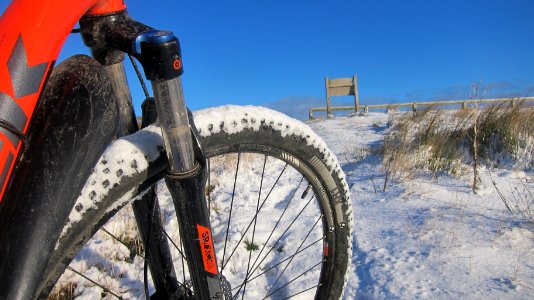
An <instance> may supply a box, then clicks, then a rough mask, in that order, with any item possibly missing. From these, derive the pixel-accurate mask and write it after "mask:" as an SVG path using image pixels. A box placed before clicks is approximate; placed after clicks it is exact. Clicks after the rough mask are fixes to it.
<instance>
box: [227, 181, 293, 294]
mask: <svg viewBox="0 0 534 300" xmlns="http://www.w3.org/2000/svg"><path fill="white" fill-rule="evenodd" d="M303 180H304V176H303V177H301V179H300V182H299V184H298V186H297V188H296V189H295V190H294V191H293V194H292V195H291V197H290V198H289V201H288V202H287V204H286V206H285V207H284V210H283V211H282V214H281V215H280V217H279V218H278V220H277V221H276V224H275V225H274V227H273V229H272V230H271V232H270V233H269V236H268V237H267V240H266V241H265V242H264V243H263V246H262V247H261V250H260V253H258V255H257V256H256V259H255V260H254V263H252V267H251V268H250V269H253V268H254V266H255V265H256V262H258V259H259V257H260V256H261V254H262V253H263V250H265V246H267V243H269V241H270V240H271V237H272V235H273V233H274V231H275V230H276V228H277V227H278V224H280V221H281V220H282V217H283V216H284V214H285V213H286V211H287V208H288V207H289V205H290V204H291V202H292V201H293V199H294V198H295V194H296V193H297V191H298V189H299V187H300V185H301V184H302V182H303ZM247 230H248V229H247ZM286 231H287V230H286ZM245 233H246V232H245ZM269 252H270V251H269ZM269 252H268V253H267V254H269ZM262 262H263V260H262ZM260 263H261V262H260ZM255 270H256V269H254V271H255ZM254 271H252V272H250V271H249V269H248V267H247V276H245V280H244V283H243V284H245V285H246V283H247V279H248V276H249V275H252V274H253V273H254ZM243 284H241V285H240V286H239V288H240V289H241V287H242V286H243ZM237 293H239V291H237Z"/></svg>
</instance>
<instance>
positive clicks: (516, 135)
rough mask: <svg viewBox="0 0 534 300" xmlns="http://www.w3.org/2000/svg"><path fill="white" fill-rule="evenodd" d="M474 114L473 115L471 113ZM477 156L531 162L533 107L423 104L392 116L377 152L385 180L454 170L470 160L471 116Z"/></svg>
mask: <svg viewBox="0 0 534 300" xmlns="http://www.w3.org/2000/svg"><path fill="white" fill-rule="evenodd" d="M475 114H477V118H475ZM475 120H477V121H476V122H477V125H478V129H477V130H478V133H477V139H478V151H477V154H478V156H479V157H480V158H481V159H482V162H483V163H484V164H486V165H487V166H490V167H495V166H500V167H504V166H506V167H510V164H511V165H512V167H513V168H517V169H528V168H532V167H534V155H533V153H534V107H532V106H527V105H525V104H524V103H518V104H516V105H515V106H513V107H512V106H510V105H508V104H503V105H496V106H488V107H485V108H483V109H481V110H479V111H477V110H472V109H465V110H459V111H443V110H436V109H435V108H434V107H428V108H426V109H424V110H419V111H417V112H413V113H406V114H404V115H402V116H401V117H400V118H398V119H396V120H394V121H392V122H391V123H392V130H391V131H390V134H389V135H388V136H387V137H386V138H385V141H384V145H383V149H382V152H383V154H384V158H383V165H384V167H383V168H384V173H385V176H386V183H385V184H384V189H385V186H386V184H387V181H388V180H389V179H391V178H393V177H397V178H403V177H407V176H410V175H411V174H413V172H414V171H415V170H417V169H426V170H430V171H431V172H432V174H433V176H437V175H438V174H440V173H448V174H453V175H460V174H462V173H464V172H465V171H466V170H467V169H468V168H469V167H468V166H469V165H470V164H471V163H472V161H473V154H474V152H473V138H474V136H475V135H474V122H475Z"/></svg>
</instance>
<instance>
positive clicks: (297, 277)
mask: <svg viewBox="0 0 534 300" xmlns="http://www.w3.org/2000/svg"><path fill="white" fill-rule="evenodd" d="M323 262H324V260H321V261H320V262H318V263H317V264H315V265H313V266H312V267H310V268H309V269H307V270H306V271H304V272H302V274H300V275H298V276H296V277H295V278H293V279H291V280H290V281H289V282H287V283H286V284H284V285H283V286H281V287H279V288H278V289H276V290H275V291H274V292H272V293H270V294H269V295H267V296H265V298H263V299H266V298H267V297H269V296H272V295H273V294H276V292H278V291H279V290H281V289H283V288H285V287H286V286H288V285H289V284H291V283H293V282H294V281H295V280H297V279H299V278H300V277H301V276H302V275H304V274H306V273H308V272H309V271H311V270H313V269H315V268H316V267H317V266H319V265H321V264H322V263H323ZM273 286H274V285H273ZM317 286H318V285H317ZM312 288H313V287H312ZM309 289H311V288H308V289H305V290H304V291H300V292H298V293H297V294H294V295H292V296H290V297H288V298H291V297H293V296H295V295H298V294H301V293H303V292H305V291H307V290H309ZM285 299H287V298H285Z"/></svg>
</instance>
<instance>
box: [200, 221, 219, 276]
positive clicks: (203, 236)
mask: <svg viewBox="0 0 534 300" xmlns="http://www.w3.org/2000/svg"><path fill="white" fill-rule="evenodd" d="M197 231H198V240H199V242H200V251H201V252H202V262H203V263H204V270H206V272H208V273H211V274H214V275H215V274H217V273H218V271H217V260H216V259H215V248H214V247H213V240H212V239H211V232H210V230H209V228H207V227H204V226H202V225H199V224H197Z"/></svg>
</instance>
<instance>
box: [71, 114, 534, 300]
mask: <svg viewBox="0 0 534 300" xmlns="http://www.w3.org/2000/svg"><path fill="white" fill-rule="evenodd" d="M388 117H389V116H388V114H385V113H370V114H368V115H364V116H348V117H337V118H335V119H332V120H320V121H313V122H310V123H309V124H308V125H309V126H311V127H312V128H313V129H314V130H315V131H316V132H317V133H318V134H319V135H320V136H321V137H322V138H323V139H324V140H325V141H326V143H327V144H328V146H329V148H330V149H331V150H332V151H333V152H334V153H335V154H336V155H337V156H338V160H339V162H340V163H341V166H342V168H343V170H344V171H345V173H346V174H347V181H348V183H349V186H350V192H351V194H352V205H353V210H354V240H353V243H354V244H353V258H352V264H351V267H350V268H351V272H350V278H349V283H348V286H347V289H346V292H345V299H356V298H357V299H414V298H423V299H460V298H461V299H465V298H467V299H482V298H484V299H532V298H533V297H534V233H533V232H534V231H533V230H534V229H533V224H532V223H527V222H523V220H522V219H521V217H520V216H519V215H517V214H515V215H512V214H510V213H509V212H508V210H507V209H506V207H505V205H504V203H503V201H502V200H501V198H500V195H499V193H498V191H497V189H496V188H495V186H494V183H495V185H496V186H497V187H498V188H499V192H500V193H501V195H502V196H503V197H504V198H505V199H507V200H508V201H509V204H510V205H513V204H514V203H515V202H514V201H516V200H519V199H525V198H524V197H526V199H529V201H530V202H532V196H533V193H534V192H533V191H534V183H533V175H534V172H532V171H528V172H524V171H512V170H504V169H491V170H488V169H484V168H482V169H481V170H480V173H481V174H480V177H481V185H480V189H479V190H478V193H477V194H474V193H473V192H472V191H471V178H472V174H470V173H469V172H470V171H469V168H466V173H465V174H463V175H462V176H459V177H453V176H449V175H441V176H439V177H438V178H437V179H434V178H432V176H431V175H430V173H426V172H424V171H419V172H417V173H416V174H414V176H412V177H411V178H410V179H404V180H402V181H399V180H391V181H389V182H388V186H387V189H386V191H385V192H383V191H382V190H383V185H384V170H383V167H382V161H381V157H379V156H378V155H376V154H373V153H375V152H373V151H369V149H372V148H376V147H379V146H380V145H381V144H382V142H383V139H384V137H385V135H386V134H387V133H388V130H389V128H387V123H388ZM236 159H237V158H236V157H233V158H223V159H221V162H222V165H221V167H220V168H219V169H215V170H213V172H215V173H217V175H218V177H217V178H218V179H215V178H214V179H213V180H214V181H212V182H211V185H213V188H214V190H213V195H214V197H217V196H216V195H223V194H230V193H231V192H232V188H233V187H232V186H231V185H229V186H228V185H227V186H226V188H224V189H223V188H221V187H219V183H220V182H217V180H219V181H227V180H226V179H224V178H227V177H228V178H231V177H233V176H234V174H235V167H232V166H228V167H227V166H226V165H225V164H226V163H228V162H229V161H230V162H232V164H229V165H233V163H234V162H235V160H236ZM242 159H243V162H244V163H248V164H251V165H249V166H248V169H249V170H252V171H251V172H252V173H250V174H252V175H254V174H255V175H258V174H260V173H261V172H262V163H263V158H262V157H260V159H256V160H253V159H250V158H249V157H243V158H242ZM254 161H257V162H259V164H257V163H254ZM268 166H269V168H271V169H268V170H267V172H268V173H272V174H278V173H277V172H279V170H280V169H281V168H282V166H277V165H270V164H268ZM287 174H291V173H290V172H288V173H287ZM284 176H287V178H286V177H282V179H280V187H277V189H279V191H278V190H276V191H274V193H281V195H282V194H283V193H286V194H289V193H291V191H292V190H291V187H292V186H293V187H294V186H295V185H298V184H299V183H298V179H299V178H298V177H295V176H291V175H284ZM221 178H222V179H221ZM259 178H260V177H259V176H249V177H246V176H245V177H242V178H240V179H239V181H240V183H241V186H242V187H243V188H244V189H243V190H240V188H239V187H238V188H237V194H238V197H236V198H242V199H244V200H245V202H243V203H241V204H237V206H236V211H235V212H234V214H235V213H236V212H237V213H238V214H239V215H240V218H238V219H236V221H235V222H236V223H235V224H233V226H231V232H230V234H231V235H232V234H235V235H236V237H235V238H232V236H231V237H230V239H229V242H228V243H229V244H233V243H234V244H235V243H236V239H237V236H239V233H242V232H245V231H246V227H247V226H248V225H249V224H250V222H248V221H246V220H248V219H250V216H248V215H250V213H251V212H252V213H253V212H254V211H255V210H256V208H257V205H258V203H257V199H256V196H253V197H251V196H250V195H249V194H248V192H247V191H250V190H259V186H260V185H261V184H263V185H264V187H263V191H264V192H263V194H264V195H265V194H266V193H267V192H268V188H267V187H269V186H270V185H271V183H272V181H273V179H269V180H270V181H269V180H266V182H264V183H261V182H257V181H258V180H259ZM228 182H233V178H231V179H229V180H228ZM493 182H494V183H493ZM305 187H306V185H305V184H304V185H303V186H302V188H301V189H302V190H304V189H305ZM284 190H285V191H284ZM529 192H530V194H528V193H529ZM240 193H242V194H240ZM297 194H299V195H300V194H302V191H299V192H298V193H297ZM159 197H160V200H161V201H162V204H161V205H162V209H163V216H164V217H163V218H167V217H169V222H166V223H167V226H170V227H169V230H168V231H169V232H171V231H173V230H172V228H173V227H176V226H177V225H176V224H175V222H176V221H175V219H174V218H170V216H171V215H172V214H170V213H168V212H167V211H166V207H172V203H171V202H172V201H171V200H170V196H169V194H168V192H166V191H165V188H162V187H160V189H159ZM223 198H224V197H223ZM248 198H250V199H248ZM280 198H281V199H283V200H282V201H281V202H280V203H278V204H269V205H268V206H269V207H267V209H268V213H267V214H266V217H263V218H262V217H259V219H258V222H257V224H254V225H253V226H258V228H259V230H260V231H261V230H263V229H267V227H269V226H271V227H272V225H273V224H274V223H275V222H276V218H274V217H273V218H270V217H269V216H270V215H273V216H274V215H276V214H280V213H281V211H283V208H284V207H285V205H286V203H288V201H287V199H289V198H291V197H289V198H288V197H287V196H284V197H280ZM225 199H226V200H222V201H223V202H220V203H218V204H217V202H214V203H216V204H215V206H214V207H212V208H211V209H210V210H211V211H212V213H214V214H215V216H216V217H215V219H214V220H213V221H212V222H213V225H214V226H215V227H217V226H219V227H221V228H225V226H226V224H224V223H221V224H218V223H220V222H219V221H218V218H217V216H218V215H220V214H225V213H228V209H227V208H226V207H227V206H228V203H227V202H228V201H229V200H228V198H225ZM224 201H226V202H224ZM305 204H306V203H305V201H301V202H300V203H298V204H292V205H298V208H295V209H294V211H296V212H298V211H300V210H301V208H302V207H304V205H305ZM313 209H315V210H317V208H313ZM531 209H532V207H531ZM126 213H127V211H126V212H124V213H122V212H121V213H119V215H118V216H117V217H116V218H115V220H114V221H113V222H111V223H110V224H108V225H107V229H108V230H109V231H111V232H112V233H114V234H117V235H120V234H124V233H125V232H126V233H128V234H132V236H131V237H124V236H122V238H123V239H126V240H128V239H129V238H133V233H134V232H135V229H134V228H135V221H134V220H133V219H131V218H130V217H128V216H129V215H128V214H126ZM305 214H306V213H305ZM309 214H310V215H313V214H314V213H313V212H310V213H309ZM287 217H288V218H290V217H291V216H287ZM247 218H248V219H247ZM173 222H174V223H173ZM312 225H313V222H312V223H302V224H300V225H296V226H295V227H294V228H293V229H292V231H293V232H294V233H293V234H294V235H295V236H297V235H300V236H302V234H301V233H302V232H305V231H307V230H308V227H310V226H312ZM290 234H291V233H290ZM214 239H215V240H217V239H220V240H221V241H220V242H222V237H218V236H215V237H214ZM247 239H248V241H249V242H251V239H252V237H251V236H249V237H248V238H247ZM285 240H287V238H285V239H283V240H282V241H281V243H280V244H279V245H277V246H276V251H275V252H278V253H281V254H282V255H284V253H286V252H287V253H289V252H290V250H289V248H288V247H289V244H291V243H288V242H286V241H285ZM313 240H315V239H312V238H310V243H309V244H311V242H313ZM250 244H251V245H252V246H253V244H259V245H261V244H262V242H261V241H257V240H256V241H254V242H252V243H250ZM305 245H307V244H306V243H305ZM318 245H319V246H318V247H319V251H321V247H322V246H320V244H318ZM252 246H251V247H252ZM239 249H240V250H238V252H236V254H235V255H234V256H233V257H234V260H233V261H231V262H229V264H228V266H227V269H228V270H231V269H232V268H234V267H238V266H239V264H244V263H246V261H247V260H248V258H247V256H248V254H249V253H250V251H248V252H247V251H246V250H243V249H244V247H239ZM219 250H220V249H219ZM173 251H174V250H173ZM94 253H100V254H102V253H104V254H107V255H110V256H111V257H113V258H114V260H113V261H111V262H104V261H103V260H102V259H101V257H100V254H99V255H98V256H97V257H96V258H93V261H90V260H87V259H85V257H86V256H89V255H92V254H94ZM228 255H229V253H226V257H228ZM218 256H219V258H220V257H221V256H222V254H221V253H218ZM305 257H306V256H305ZM132 258H133V257H132ZM273 259H274V260H278V261H279V260H281V259H283V257H282V258H274V257H273ZM177 263H178V262H177ZM73 267H75V268H78V269H80V270H83V271H84V272H85V274H86V275H88V276H90V277H91V278H95V279H99V280H100V281H101V282H102V281H103V282H104V284H105V285H106V286H107V287H109V288H110V289H112V290H118V291H123V292H125V295H124V296H125V298H129V297H131V298H144V294H143V286H142V283H143V271H142V270H143V260H142V259H141V258H140V257H138V256H137V257H134V258H133V259H130V255H129V251H128V249H127V248H126V247H124V246H122V245H121V244H119V243H117V242H116V241H113V240H112V239H110V238H109V236H107V234H104V233H101V232H100V233H98V235H97V236H96V237H95V238H94V239H93V240H91V242H90V243H89V246H88V247H86V248H85V249H84V250H83V251H82V253H81V254H80V255H79V256H78V258H77V259H76V260H75V261H74V263H73ZM298 268H299V267H298V266H297V267H296V269H297V270H298ZM292 271H294V270H292V269H290V270H289V271H288V272H289V273H291V272H292ZM179 273H181V271H179ZM117 274H120V276H117ZM288 277H289V278H290V276H289V275H288ZM62 281H63V282H66V281H74V282H76V283H77V287H76V290H77V291H76V292H75V294H77V295H83V297H82V298H85V299H94V298H95V297H100V295H101V290H100V289H99V288H91V287H90V286H91V285H92V284H91V283H88V282H86V281H83V280H82V279H80V278H79V276H77V275H75V274H73V273H71V272H69V271H67V273H66V274H65V275H64V277H63V278H62ZM258 286H261V284H258ZM150 288H151V287H150ZM254 288H255V286H254V285H251V286H249V287H247V291H249V292H250V293H254V291H253V289H254ZM299 296H300V298H302V299H307V298H306V296H303V295H299ZM108 297H110V296H109V295H108Z"/></svg>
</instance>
